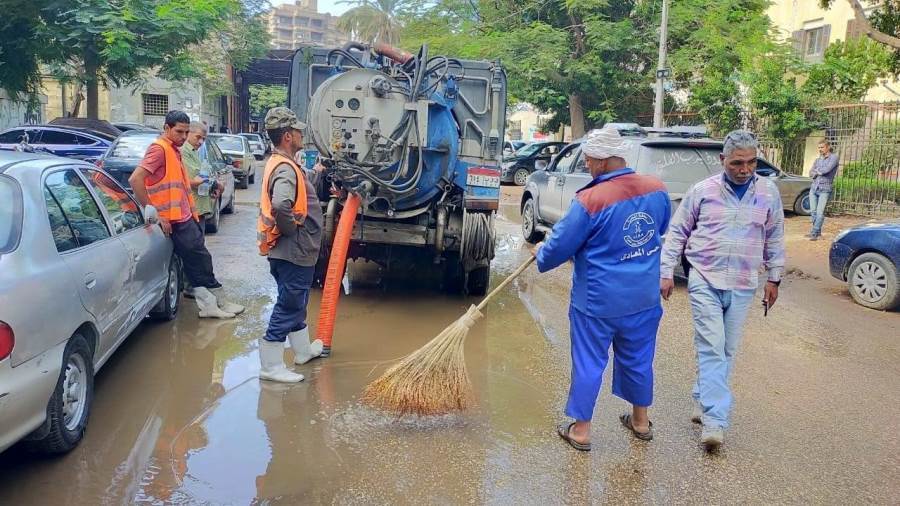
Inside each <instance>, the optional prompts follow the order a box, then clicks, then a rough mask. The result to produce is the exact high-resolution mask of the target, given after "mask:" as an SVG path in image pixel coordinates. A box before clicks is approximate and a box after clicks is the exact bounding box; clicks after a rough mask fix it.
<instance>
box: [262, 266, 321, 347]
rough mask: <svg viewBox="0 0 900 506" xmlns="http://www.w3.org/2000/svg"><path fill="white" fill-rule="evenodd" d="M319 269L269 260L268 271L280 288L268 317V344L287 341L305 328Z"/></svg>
mask: <svg viewBox="0 0 900 506" xmlns="http://www.w3.org/2000/svg"><path fill="white" fill-rule="evenodd" d="M315 270H316V268H315V267H314V266H313V267H301V266H299V265H297V264H293V263H291V262H288V261H286V260H278V259H276V258H270V259H269V272H271V273H272V277H274V278H275V283H276V284H277V285H278V300H277V301H275V307H274V308H273V309H272V316H271V317H270V318H269V328H268V329H266V341H277V342H282V343H283V342H284V340H285V339H287V335H288V334H290V333H291V332H297V331H298V330H303V329H305V328H306V305H307V304H308V303H309V289H310V287H312V281H313V274H314V273H315Z"/></svg>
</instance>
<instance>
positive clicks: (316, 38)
mask: <svg viewBox="0 0 900 506" xmlns="http://www.w3.org/2000/svg"><path fill="white" fill-rule="evenodd" d="M309 40H311V41H313V42H322V41H323V40H325V34H324V33H322V32H310V34H309Z"/></svg>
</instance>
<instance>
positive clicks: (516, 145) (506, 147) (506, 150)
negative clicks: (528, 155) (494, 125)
mask: <svg viewBox="0 0 900 506" xmlns="http://www.w3.org/2000/svg"><path fill="white" fill-rule="evenodd" d="M525 144H527V143H526V142H525V141H504V142H503V152H502V153H501V157H502V158H503V159H504V160H505V159H507V158H509V157H511V156H512V155H513V153H515V152H516V151H518V150H519V149H520V148H521V147H522V146H524V145H525Z"/></svg>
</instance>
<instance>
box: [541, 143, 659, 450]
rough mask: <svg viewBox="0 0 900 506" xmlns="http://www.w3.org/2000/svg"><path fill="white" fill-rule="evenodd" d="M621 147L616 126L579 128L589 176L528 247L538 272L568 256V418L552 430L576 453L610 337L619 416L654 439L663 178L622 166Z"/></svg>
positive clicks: (586, 430)
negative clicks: (622, 410)
mask: <svg viewBox="0 0 900 506" xmlns="http://www.w3.org/2000/svg"><path fill="white" fill-rule="evenodd" d="M627 150H628V147H627V145H626V144H625V142H624V139H622V138H621V137H620V135H619V133H618V132H617V131H615V130H612V129H603V130H594V131H592V132H591V133H590V134H589V135H588V138H587V141H585V143H584V144H583V146H582V153H584V156H585V165H586V167H587V169H588V170H589V171H590V173H591V176H592V177H593V178H594V179H593V181H591V183H590V184H588V185H587V186H585V187H584V188H582V189H581V190H579V191H578V194H577V196H576V197H575V200H573V201H572V204H571V206H570V207H569V210H568V212H567V213H566V215H565V216H563V218H562V219H561V220H560V221H559V223H557V224H556V225H555V226H554V227H553V234H552V235H551V236H550V238H549V239H548V240H547V242H546V244H543V243H542V244H538V245H537V246H536V247H535V249H534V250H533V251H534V252H535V256H536V257H537V264H538V269H539V270H540V271H541V272H546V271H548V270H550V269H554V268H556V267H557V266H559V265H560V264H562V263H563V262H565V261H567V260H569V259H574V264H575V272H574V275H573V278H572V297H571V300H570V302H569V321H570V331H571V336H572V378H571V385H570V387H569V400H568V402H567V404H566V414H567V415H568V416H570V417H571V418H573V419H574V420H575V421H573V422H571V423H569V424H565V425H560V426H559V427H557V432H558V433H559V436H560V437H561V438H563V439H564V440H565V441H566V442H567V443H569V445H571V446H572V447H573V448H575V449H577V450H582V451H587V450H590V449H591V419H592V418H593V416H594V406H595V405H596V403H597V395H598V394H599V393H600V386H601V382H602V381H603V371H604V369H606V364H607V362H608V360H609V355H608V354H609V346H610V344H612V347H613V355H614V367H613V379H612V392H613V394H614V395H616V396H617V397H621V398H622V399H624V400H626V401H628V402H630V403H631V405H632V412H631V413H629V414H623V415H621V416H620V417H619V420H620V421H621V423H622V425H624V426H625V427H626V428H627V429H628V430H629V431H631V433H632V434H633V435H634V437H636V438H638V439H642V440H645V441H649V440H651V439H653V432H652V430H651V427H652V426H653V424H651V423H650V419H649V417H648V414H647V408H648V407H649V406H650V405H651V404H652V403H653V357H654V353H655V351H656V332H657V330H658V329H659V321H660V318H661V317H662V306H661V305H660V300H659V291H658V287H657V285H656V274H657V273H658V272H659V251H660V246H661V243H662V235H663V234H665V232H666V228H667V227H668V224H669V213H670V207H669V206H670V203H669V196H668V194H667V193H666V188H665V186H664V185H663V183H662V181H660V180H658V179H656V178H654V177H650V176H643V175H638V174H635V172H634V170H632V169H630V168H628V166H627V164H626V162H625V153H626V152H627Z"/></svg>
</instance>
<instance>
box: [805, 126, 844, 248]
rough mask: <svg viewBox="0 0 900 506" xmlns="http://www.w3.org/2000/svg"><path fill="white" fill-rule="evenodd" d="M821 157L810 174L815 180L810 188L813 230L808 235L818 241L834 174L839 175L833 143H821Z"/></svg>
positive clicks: (810, 238)
mask: <svg viewBox="0 0 900 506" xmlns="http://www.w3.org/2000/svg"><path fill="white" fill-rule="evenodd" d="M819 155H820V156H819V158H816V161H815V162H813V166H812V170H810V171H809V176H810V177H811V178H812V180H813V182H812V185H811V186H810V188H809V208H810V210H811V211H812V215H811V216H810V218H811V219H812V230H810V232H809V233H808V234H806V237H809V240H810V241H818V240H819V236H821V235H822V224H823V223H825V207H826V206H827V205H828V199H829V198H831V190H832V184H833V183H834V176H836V175H837V168H838V157H837V155H835V154H834V153H832V152H831V143H830V142H828V141H827V140H824V139H823V140H822V142H820V143H819Z"/></svg>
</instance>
